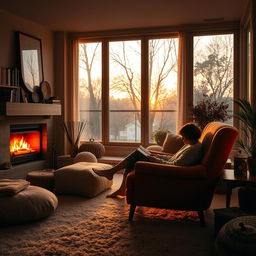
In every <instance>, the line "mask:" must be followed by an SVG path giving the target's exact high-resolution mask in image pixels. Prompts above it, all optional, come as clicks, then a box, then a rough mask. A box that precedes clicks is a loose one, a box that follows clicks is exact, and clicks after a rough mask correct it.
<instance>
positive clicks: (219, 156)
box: [200, 122, 238, 178]
mask: <svg viewBox="0 0 256 256" xmlns="http://www.w3.org/2000/svg"><path fill="white" fill-rule="evenodd" d="M237 135H238V130H237V129H236V128H235V127H233V126H230V125H227V124H224V123H221V122H211V123H209V124H208V125H207V126H206V127H205V128H204V130H203V132H202V135H201V137H200V142H201V143H202V145H203V151H204V157H203V159H202V161H201V164H202V165H204V166H205V167H206V170H207V176H208V177H209V178H214V177H218V176H220V175H221V173H222V171H223V168H224V166H225V163H226V161H227V159H228V156H229V154H230V152H231V150H232V147H233V145H234V143H235V140H236V137H237Z"/></svg>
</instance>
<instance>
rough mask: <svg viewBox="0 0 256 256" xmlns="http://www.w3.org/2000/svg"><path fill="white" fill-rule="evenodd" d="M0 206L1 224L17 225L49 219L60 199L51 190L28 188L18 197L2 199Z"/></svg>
mask: <svg viewBox="0 0 256 256" xmlns="http://www.w3.org/2000/svg"><path fill="white" fill-rule="evenodd" d="M0 206H1V207H0V224H1V225H4V224H17V223H25V222H30V221H35V220H39V219H42V218H45V217H48V216H49V215H50V214H52V213H53V212H54V210H55V209H56V208H57V206H58V199H57V197H56V196H55V195H54V194H53V193H52V192H50V191H49V190H46V189H44V188H41V187H37V186H28V187H27V188H26V189H24V190H22V191H21V192H19V193H17V194H16V195H13V196H3V197H0Z"/></svg>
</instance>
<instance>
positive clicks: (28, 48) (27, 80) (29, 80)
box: [18, 32, 44, 93]
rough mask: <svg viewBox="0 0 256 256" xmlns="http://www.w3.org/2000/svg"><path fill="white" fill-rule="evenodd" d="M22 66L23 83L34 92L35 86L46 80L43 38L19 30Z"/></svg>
mask: <svg viewBox="0 0 256 256" xmlns="http://www.w3.org/2000/svg"><path fill="white" fill-rule="evenodd" d="M18 37H19V46H20V66H21V76H22V81H23V84H24V86H25V88H26V90H28V91H29V92H31V93H33V89H34V86H39V85H40V83H41V82H42V81H43V80H44V75H43V61H42V45H41V40H40V39H39V38H36V37H34V36H31V35H28V34H24V33H21V32H19V33H18Z"/></svg>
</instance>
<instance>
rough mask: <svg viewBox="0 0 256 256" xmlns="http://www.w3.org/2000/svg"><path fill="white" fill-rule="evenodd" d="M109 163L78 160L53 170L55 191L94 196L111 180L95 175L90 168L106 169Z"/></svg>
mask: <svg viewBox="0 0 256 256" xmlns="http://www.w3.org/2000/svg"><path fill="white" fill-rule="evenodd" d="M111 167H112V166H111V165H109V164H103V163H91V162H79V163H75V164H72V165H68V166H65V167H62V168H60V169H58V170H56V171H54V183H55V192H56V193H59V194H71V195H80V196H86V197H94V196H96V195H98V194H99V193H101V192H102V191H104V190H106V189H108V188H110V187H111V186H112V184H113V182H112V180H108V179H107V178H105V177H102V176H99V175H97V174H96V173H95V172H94V171H93V170H92V168H94V169H97V170H106V169H109V168H111Z"/></svg>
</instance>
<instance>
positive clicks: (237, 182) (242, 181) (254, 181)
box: [222, 169, 256, 208]
mask: <svg viewBox="0 0 256 256" xmlns="http://www.w3.org/2000/svg"><path fill="white" fill-rule="evenodd" d="M222 178H223V181H224V182H225V183H226V184H227V192H226V207H227V208H228V207H229V206H230V200H231V195H232V189H233V188H235V187H252V186H253V187H255V186H256V176H251V175H250V174H249V172H247V176H245V177H236V176H235V175H234V170H233V169H225V170H224V173H223V176H222Z"/></svg>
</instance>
